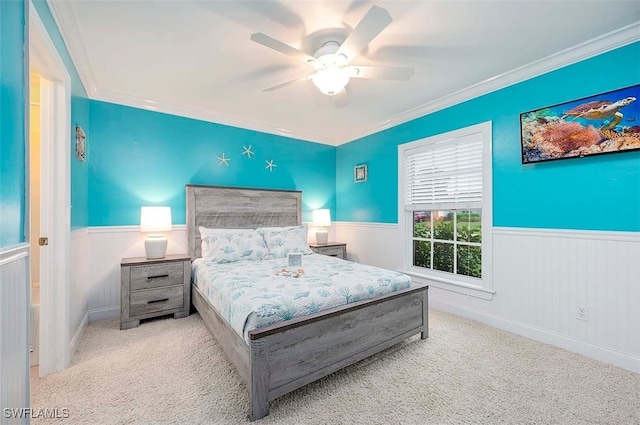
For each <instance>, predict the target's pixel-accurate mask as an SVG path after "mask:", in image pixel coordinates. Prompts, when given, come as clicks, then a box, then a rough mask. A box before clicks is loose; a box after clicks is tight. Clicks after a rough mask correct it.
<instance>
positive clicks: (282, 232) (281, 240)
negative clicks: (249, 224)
mask: <svg viewBox="0 0 640 425" xmlns="http://www.w3.org/2000/svg"><path fill="white" fill-rule="evenodd" d="M256 231H257V232H258V233H259V234H261V235H262V236H263V237H264V241H265V243H266V244H267V248H268V249H269V256H270V257H271V258H282V257H286V256H287V254H289V253H295V252H300V253H302V254H305V255H306V254H313V251H311V248H309V244H308V243H307V223H304V224H303V225H301V226H290V227H259V228H257V229H256Z"/></svg>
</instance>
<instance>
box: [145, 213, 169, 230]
mask: <svg viewBox="0 0 640 425" xmlns="http://www.w3.org/2000/svg"><path fill="white" fill-rule="evenodd" d="M140 231H141V232H170V231H171V207H141V208H140Z"/></svg>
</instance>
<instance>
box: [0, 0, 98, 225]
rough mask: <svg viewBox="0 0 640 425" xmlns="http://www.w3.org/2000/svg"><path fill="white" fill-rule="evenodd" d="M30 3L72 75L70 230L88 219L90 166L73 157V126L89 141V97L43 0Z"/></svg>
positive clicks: (85, 222)
mask: <svg viewBox="0 0 640 425" xmlns="http://www.w3.org/2000/svg"><path fill="white" fill-rule="evenodd" d="M0 1H2V0H0ZM32 2H33V5H34V7H35V9H36V11H37V12H38V16H39V17H40V19H41V20H42V23H43V24H44V27H45V29H46V30H47V33H48V34H49V37H50V38H51V41H52V42H53V45H54V46H55V48H56V50H57V51H58V54H59V55H60V58H61V59H62V62H63V63H64V65H65V67H66V68H67V72H68V73H69V76H70V77H71V123H70V125H71V127H70V128H71V133H70V134H71V138H70V140H69V144H70V147H71V149H70V150H71V159H70V164H71V229H77V228H82V227H86V226H87V225H88V221H89V220H88V198H87V195H88V184H89V180H88V179H89V167H88V165H87V163H88V161H89V158H88V155H86V158H87V161H86V162H81V161H78V160H77V159H76V157H75V127H76V125H79V126H81V127H82V129H83V130H84V131H85V133H86V135H87V141H88V142H89V141H90V139H91V131H90V128H89V99H88V98H87V93H86V92H85V89H84V86H83V85H82V82H81V81H80V77H79V76H78V72H77V70H76V67H75V65H74V64H73V61H72V60H71V55H69V51H68V50H67V46H66V45H65V44H64V40H63V39H62V35H61V34H60V31H59V30H58V26H57V25H56V23H55V20H54V19H53V16H52V15H51V11H50V10H49V6H48V5H47V3H46V0H32Z"/></svg>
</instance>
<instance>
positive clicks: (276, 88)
mask: <svg viewBox="0 0 640 425" xmlns="http://www.w3.org/2000/svg"><path fill="white" fill-rule="evenodd" d="M314 74H315V72H314V73H313V74H309V75H305V76H304V77H301V78H296V79H295V80H291V81H287V82H286V83H282V84H278V85H277V86H273V87H269V88H266V89H263V90H262V91H274V90H279V89H281V88H284V87H287V86H290V85H292V84H295V83H299V82H302V81H306V80H310V79H311V77H312V76H313V75H314Z"/></svg>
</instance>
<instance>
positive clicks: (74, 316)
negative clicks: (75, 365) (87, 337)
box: [69, 227, 90, 358]
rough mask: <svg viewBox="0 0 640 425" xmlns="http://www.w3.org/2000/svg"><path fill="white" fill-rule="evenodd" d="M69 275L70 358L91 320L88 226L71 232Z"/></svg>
mask: <svg viewBox="0 0 640 425" xmlns="http://www.w3.org/2000/svg"><path fill="white" fill-rule="evenodd" d="M70 255H71V267H70V270H69V275H70V277H71V285H70V288H69V297H70V300H69V306H70V307H69V308H70V311H69V335H70V336H71V341H69V358H71V356H73V353H75V351H76V348H78V343H79V342H80V338H81V337H82V333H83V332H84V329H85V327H86V326H87V323H88V322H89V310H88V306H89V261H90V255H89V232H88V229H87V228H86V227H84V228H82V229H76V230H73V231H72V232H71V237H70Z"/></svg>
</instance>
